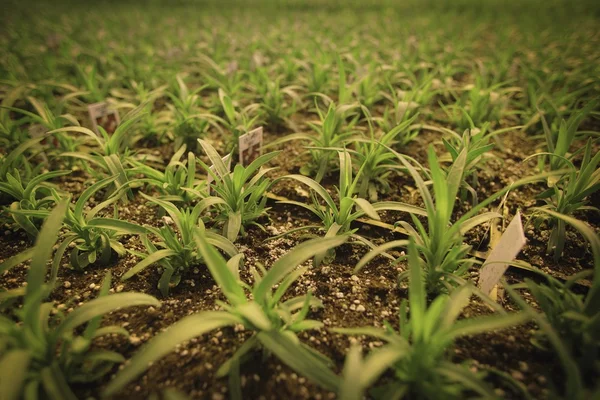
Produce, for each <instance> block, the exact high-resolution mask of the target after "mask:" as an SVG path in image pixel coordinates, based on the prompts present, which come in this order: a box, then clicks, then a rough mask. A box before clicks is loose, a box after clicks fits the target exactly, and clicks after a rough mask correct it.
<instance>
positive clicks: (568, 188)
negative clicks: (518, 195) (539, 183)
mask: <svg viewBox="0 0 600 400" xmlns="http://www.w3.org/2000/svg"><path fill="white" fill-rule="evenodd" d="M582 150H583V160H582V162H581V168H579V169H578V168H577V167H575V166H574V165H573V163H572V162H571V160H568V159H566V158H561V161H562V162H563V163H562V164H559V165H557V166H556V167H560V166H564V165H568V166H569V169H570V170H569V172H568V173H566V174H564V175H561V176H558V177H555V179H549V181H553V184H552V186H551V187H550V188H549V189H547V190H546V191H544V192H543V193H540V194H539V195H538V196H537V197H538V198H539V199H542V200H543V201H544V202H545V203H546V205H544V206H542V207H537V208H535V209H534V210H535V213H534V217H535V218H536V220H537V221H536V224H538V226H539V224H540V223H541V221H543V220H547V221H549V223H550V226H551V229H552V230H551V232H550V238H549V240H548V245H547V251H548V253H553V254H554V260H555V261H558V259H559V258H560V257H561V256H562V253H563V250H564V248H565V243H566V225H565V222H564V220H563V219H561V218H556V217H555V216H554V214H552V213H548V211H554V212H555V213H559V214H562V215H567V216H571V215H573V214H574V213H575V212H576V211H582V210H592V211H595V212H600V210H599V209H598V208H596V207H593V206H588V205H587V203H588V197H589V196H590V195H592V194H593V193H595V192H596V191H598V190H599V189H600V168H598V165H599V164H600V152H599V153H596V154H595V155H594V157H592V140H591V139H589V140H588V142H587V144H586V145H585V147H584V148H583V149H582Z"/></svg>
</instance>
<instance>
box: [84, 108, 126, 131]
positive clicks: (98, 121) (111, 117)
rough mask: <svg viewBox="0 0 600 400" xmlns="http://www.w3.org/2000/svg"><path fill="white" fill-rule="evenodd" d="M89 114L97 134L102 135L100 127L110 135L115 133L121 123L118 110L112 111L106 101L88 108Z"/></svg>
mask: <svg viewBox="0 0 600 400" xmlns="http://www.w3.org/2000/svg"><path fill="white" fill-rule="evenodd" d="M88 113H89V115H90V121H92V129H93V130H94V132H96V134H100V132H99V131H98V127H99V126H101V127H102V128H104V130H105V131H106V133H108V134H109V135H110V134H112V133H114V131H115V130H116V129H117V126H119V124H120V123H121V119H120V118H119V113H118V112H117V110H113V109H111V108H110V107H109V106H108V103H107V102H105V101H102V102H100V103H94V104H90V105H89V106H88Z"/></svg>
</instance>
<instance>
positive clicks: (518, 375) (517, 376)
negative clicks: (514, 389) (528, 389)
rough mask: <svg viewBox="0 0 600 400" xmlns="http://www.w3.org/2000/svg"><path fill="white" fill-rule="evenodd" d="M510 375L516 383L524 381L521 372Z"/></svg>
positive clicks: (513, 372)
mask: <svg viewBox="0 0 600 400" xmlns="http://www.w3.org/2000/svg"><path fill="white" fill-rule="evenodd" d="M510 375H511V376H512V377H513V378H515V379H516V380H518V381H522V380H524V379H525V376H524V375H523V373H522V372H521V371H512V372H511V373H510Z"/></svg>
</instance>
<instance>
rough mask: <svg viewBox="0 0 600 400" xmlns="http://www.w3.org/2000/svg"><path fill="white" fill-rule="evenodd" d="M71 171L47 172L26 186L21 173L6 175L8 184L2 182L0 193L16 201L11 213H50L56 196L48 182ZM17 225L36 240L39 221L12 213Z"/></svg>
mask: <svg viewBox="0 0 600 400" xmlns="http://www.w3.org/2000/svg"><path fill="white" fill-rule="evenodd" d="M69 173H70V171H53V172H45V173H43V174H40V175H38V176H36V177H35V178H33V179H31V180H30V181H29V182H28V183H27V184H26V185H24V184H23V182H22V181H21V176H20V174H19V171H17V170H16V169H15V170H14V172H13V174H10V173H8V174H7V175H6V182H0V192H2V193H4V194H6V195H8V196H10V197H12V199H13V200H15V201H14V202H13V203H12V204H11V205H10V210H9V212H11V211H21V210H26V211H49V209H50V207H52V206H53V205H54V201H55V196H53V195H52V194H51V191H53V190H55V189H54V188H52V187H51V186H49V185H48V184H47V182H46V181H48V180H50V179H53V178H56V177H59V176H64V175H67V174H69ZM40 196H43V197H40ZM12 217H13V219H14V221H15V223H16V224H17V225H18V226H19V227H20V228H21V229H23V230H24V231H25V232H27V235H28V236H29V237H30V238H31V239H35V238H36V237H37V235H38V233H39V231H38V228H39V226H40V224H39V223H38V221H36V220H34V219H32V218H30V217H27V216H25V215H22V214H18V213H12Z"/></svg>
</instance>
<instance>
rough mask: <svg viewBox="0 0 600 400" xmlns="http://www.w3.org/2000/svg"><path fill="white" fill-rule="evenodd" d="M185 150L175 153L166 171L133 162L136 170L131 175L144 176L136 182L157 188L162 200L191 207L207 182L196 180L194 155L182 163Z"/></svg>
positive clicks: (189, 154) (133, 169)
mask: <svg viewBox="0 0 600 400" xmlns="http://www.w3.org/2000/svg"><path fill="white" fill-rule="evenodd" d="M185 149H186V146H185V145H183V146H181V148H179V150H177V151H176V152H175V154H174V155H173V157H171V160H170V161H169V163H168V164H167V166H166V167H165V170H164V171H160V170H157V169H155V168H153V167H151V166H149V165H147V164H146V163H144V162H141V161H133V162H132V165H133V166H134V168H132V169H131V170H130V173H131V174H137V173H140V174H142V175H143V176H144V178H141V179H136V180H135V182H136V183H137V182H143V183H146V184H148V185H149V186H151V187H154V188H156V189H157V190H158V191H159V192H160V193H161V197H160V199H162V200H167V201H170V202H176V203H181V204H182V205H185V206H191V205H192V203H193V202H194V201H196V200H199V199H200V198H201V196H202V194H203V193H204V192H205V187H206V182H205V181H203V180H200V179H197V178H196V156H195V155H194V153H192V152H191V151H190V152H188V154H187V160H184V161H180V160H181V157H182V156H183V154H184V153H185Z"/></svg>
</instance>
